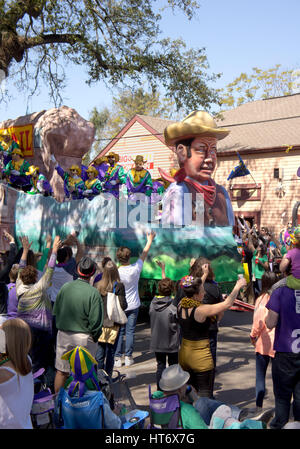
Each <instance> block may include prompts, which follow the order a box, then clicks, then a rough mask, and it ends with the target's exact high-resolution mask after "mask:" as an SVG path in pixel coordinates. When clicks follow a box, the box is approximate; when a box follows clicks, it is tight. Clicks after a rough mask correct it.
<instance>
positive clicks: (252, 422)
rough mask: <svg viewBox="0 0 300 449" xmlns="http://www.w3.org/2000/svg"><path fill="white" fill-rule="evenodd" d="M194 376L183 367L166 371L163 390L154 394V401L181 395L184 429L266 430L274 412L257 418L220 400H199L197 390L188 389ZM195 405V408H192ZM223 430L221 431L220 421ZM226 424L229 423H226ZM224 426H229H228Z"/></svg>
mask: <svg viewBox="0 0 300 449" xmlns="http://www.w3.org/2000/svg"><path fill="white" fill-rule="evenodd" d="M189 379H190V374H189V373H188V372H187V371H184V370H183V369H182V367H181V366H180V365H179V364H176V365H171V366H169V367H168V368H166V369H165V370H164V371H163V373H162V376H161V379H160V382H159V386H160V390H161V391H160V390H158V391H156V392H155V393H153V394H152V398H153V399H160V398H163V397H166V396H172V395H174V394H177V395H178V397H179V400H180V414H181V421H182V428H183V429H211V428H215V429H220V428H224V427H226V428H232V429H235V428H243V429H264V428H266V424H265V421H268V419H270V417H271V416H273V409H268V410H265V411H264V412H263V413H260V414H253V413H251V411H250V412H249V411H248V410H247V409H240V408H239V407H236V406H235V405H231V404H224V403H223V402H221V401H218V400H216V399H210V398H206V397H201V396H197V394H196V393H195V391H194V390H193V388H190V386H189V385H188V382H189ZM191 402H192V403H193V405H192V404H191ZM217 418H219V420H220V421H222V422H220V424H221V423H222V426H221V425H220V426H219V427H218V425H217V424H218V419H217ZM224 421H225V423H224ZM224 424H226V425H225V426H224Z"/></svg>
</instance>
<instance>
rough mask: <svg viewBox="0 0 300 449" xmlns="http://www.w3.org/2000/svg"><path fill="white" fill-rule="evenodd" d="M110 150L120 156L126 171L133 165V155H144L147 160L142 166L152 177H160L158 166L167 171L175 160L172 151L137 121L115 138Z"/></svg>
mask: <svg viewBox="0 0 300 449" xmlns="http://www.w3.org/2000/svg"><path fill="white" fill-rule="evenodd" d="M110 151H113V152H115V153H117V154H118V155H119V156H120V161H119V164H120V165H122V166H123V167H124V168H125V169H126V171H128V170H129V169H130V168H132V167H133V166H134V162H133V160H134V159H135V156H137V155H142V156H144V159H146V160H147V163H146V164H145V165H144V167H145V168H146V169H147V170H149V172H150V174H151V176H152V178H153V179H155V178H159V177H160V174H159V171H158V168H161V169H163V170H167V171H168V170H169V169H170V167H172V166H173V165H174V163H175V160H176V158H175V155H174V152H173V151H172V150H170V149H169V148H168V147H167V146H166V145H165V144H164V143H163V142H161V140H159V139H158V138H157V137H156V136H155V135H154V134H153V133H151V132H150V131H149V130H147V129H146V128H145V127H144V126H143V125H142V124H141V123H139V122H137V121H136V122H134V123H133V124H132V126H131V127H130V128H129V129H128V130H127V131H126V132H125V133H124V134H123V136H122V137H120V138H119V139H118V140H116V143H115V144H114V145H113V146H111V147H110V149H109V151H108V153H109V152H110ZM102 154H103V153H102Z"/></svg>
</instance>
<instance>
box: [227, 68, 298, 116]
mask: <svg viewBox="0 0 300 449" xmlns="http://www.w3.org/2000/svg"><path fill="white" fill-rule="evenodd" d="M299 75H300V73H299V71H297V70H284V69H282V68H281V65H280V64H276V65H275V67H272V68H270V69H268V70H262V69H259V68H257V67H253V69H252V73H251V74H250V75H247V74H246V73H241V74H240V76H238V77H237V78H236V79H235V80H234V81H233V82H232V83H230V84H228V85H227V86H226V87H225V88H224V89H219V90H218V93H219V95H220V100H219V104H220V105H221V108H224V107H225V108H230V109H231V108H235V107H237V106H240V105H241V104H243V103H247V102H249V101H254V100H261V99H264V98H272V97H280V96H284V95H291V94H293V93H295V91H297V90H298V89H299V87H300V83H299V82H298V80H297V77H298V78H299Z"/></svg>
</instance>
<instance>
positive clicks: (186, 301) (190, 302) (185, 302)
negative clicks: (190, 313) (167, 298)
mask: <svg viewBox="0 0 300 449" xmlns="http://www.w3.org/2000/svg"><path fill="white" fill-rule="evenodd" d="M180 305H181V307H184V308H185V309H190V308H191V307H199V306H201V305H202V301H198V300H197V299H193V298H187V297H185V298H182V300H181V302H180Z"/></svg>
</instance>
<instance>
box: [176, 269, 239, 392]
mask: <svg viewBox="0 0 300 449" xmlns="http://www.w3.org/2000/svg"><path fill="white" fill-rule="evenodd" d="M245 285H246V280H245V279H244V278H242V279H239V280H238V281H237V283H236V285H235V287H234V289H233V290H232V292H231V293H230V295H228V296H227V298H226V299H225V300H224V301H223V302H221V303H219V304H204V303H203V298H204V295H205V291H204V287H203V285H202V280H201V278H194V277H193V276H185V277H184V278H183V279H182V280H181V287H182V289H183V292H184V295H185V296H184V297H183V298H182V299H181V300H180V302H179V304H178V321H179V325H180V327H181V334H182V342H181V347H180V350H179V364H180V365H181V367H182V368H183V369H184V370H185V371H188V372H189V373H190V376H191V377H190V383H191V385H192V386H193V387H194V388H195V389H196V391H197V392H198V394H199V395H200V396H205V397H210V398H212V397H213V380H214V363H213V358H212V355H211V350H210V344H209V334H208V332H209V327H210V323H211V320H210V317H211V316H214V315H218V314H219V313H222V312H224V311H225V310H227V309H229V308H230V307H231V306H232V304H233V302H234V300H235V298H236V297H237V295H238V293H239V291H240V289H241V288H242V287H244V286H245Z"/></svg>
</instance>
